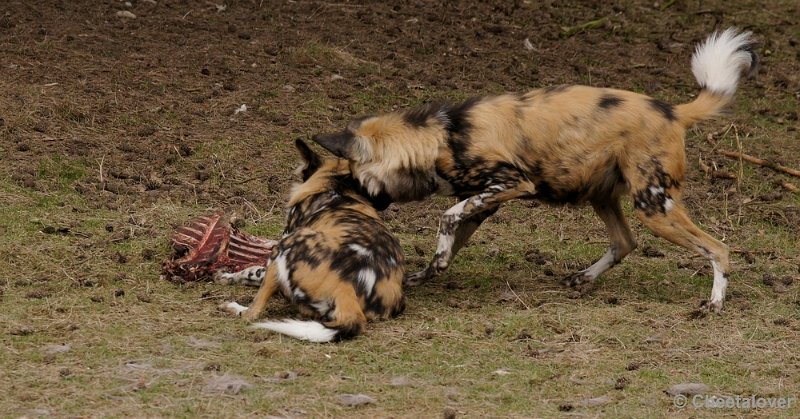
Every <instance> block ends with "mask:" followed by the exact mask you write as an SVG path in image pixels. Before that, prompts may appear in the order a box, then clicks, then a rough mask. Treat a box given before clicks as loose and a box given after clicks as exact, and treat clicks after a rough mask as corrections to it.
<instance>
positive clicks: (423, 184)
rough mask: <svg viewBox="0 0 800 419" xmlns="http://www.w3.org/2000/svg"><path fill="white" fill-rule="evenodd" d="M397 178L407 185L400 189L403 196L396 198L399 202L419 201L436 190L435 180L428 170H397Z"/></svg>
mask: <svg viewBox="0 0 800 419" xmlns="http://www.w3.org/2000/svg"><path fill="white" fill-rule="evenodd" d="M398 176H399V177H400V178H401V179H404V180H405V181H406V182H407V183H408V184H406V185H403V187H402V191H401V192H403V194H402V195H401V196H398V197H396V198H397V199H398V200H399V201H404V202H405V201H419V200H422V199H425V198H426V197H427V196H429V195H431V194H433V193H434V192H436V189H438V185H437V184H436V178H435V177H434V176H433V175H432V174H431V172H430V171H428V170H421V169H416V168H406V167H404V168H401V169H399V170H398Z"/></svg>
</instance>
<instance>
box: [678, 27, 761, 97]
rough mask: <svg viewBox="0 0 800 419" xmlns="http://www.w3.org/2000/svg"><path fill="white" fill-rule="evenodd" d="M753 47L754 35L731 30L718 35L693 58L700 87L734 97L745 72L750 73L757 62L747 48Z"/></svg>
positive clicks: (702, 46)
mask: <svg viewBox="0 0 800 419" xmlns="http://www.w3.org/2000/svg"><path fill="white" fill-rule="evenodd" d="M752 43H753V34H752V33H751V32H741V33H740V32H738V30H736V29H734V28H728V29H726V30H725V31H724V32H722V33H719V32H714V33H713V34H711V36H709V37H708V38H707V39H706V40H705V41H704V42H703V43H702V44H700V45H698V46H697V49H696V50H695V52H694V55H692V73H694V77H695V78H696V79H697V82H698V83H700V86H702V87H704V88H706V89H708V90H710V91H712V92H714V93H717V94H722V95H733V94H734V93H735V92H736V85H737V84H739V77H740V75H741V73H742V72H743V71H745V72H746V71H749V70H750V66H751V65H752V63H753V58H752V56H751V55H750V53H749V52H748V51H744V50H742V48H743V47H745V46H747V45H750V44H752Z"/></svg>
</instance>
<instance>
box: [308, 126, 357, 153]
mask: <svg viewBox="0 0 800 419" xmlns="http://www.w3.org/2000/svg"><path fill="white" fill-rule="evenodd" d="M311 139H312V140H314V142H315V143H317V144H319V145H321V146H322V147H323V148H324V149H326V150H328V151H330V152H331V153H333V154H335V155H336V156H338V157H341V158H343V159H348V160H352V157H353V144H354V143H355V141H356V138H355V136H354V135H353V134H351V133H350V132H347V131H343V132H337V133H334V134H317V135H315V136H313V137H312V138H311Z"/></svg>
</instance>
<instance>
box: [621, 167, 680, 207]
mask: <svg viewBox="0 0 800 419" xmlns="http://www.w3.org/2000/svg"><path fill="white" fill-rule="evenodd" d="M637 169H638V170H639V172H640V173H641V174H643V175H646V176H647V186H645V187H644V188H642V189H640V190H638V191H636V192H635V193H634V195H633V203H634V207H635V209H636V210H638V211H642V212H644V214H645V215H646V216H648V217H652V216H654V215H656V214H659V213H660V214H666V213H667V208H666V203H667V200H668V199H672V197H671V196H670V195H669V189H670V188H678V187H680V181H678V180H677V179H674V178H673V177H672V176H670V175H669V174H668V173H667V172H665V171H664V167H663V166H662V165H661V161H660V160H659V159H658V158H657V157H652V158H651V159H650V162H649V164H647V165H646V166H644V165H639V166H637ZM651 188H653V189H656V192H653V191H652V190H651Z"/></svg>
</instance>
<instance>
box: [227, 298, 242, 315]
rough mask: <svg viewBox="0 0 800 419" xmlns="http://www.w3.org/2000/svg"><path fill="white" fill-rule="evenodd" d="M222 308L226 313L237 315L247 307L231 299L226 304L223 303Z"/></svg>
mask: <svg viewBox="0 0 800 419" xmlns="http://www.w3.org/2000/svg"><path fill="white" fill-rule="evenodd" d="M222 308H223V309H224V310H225V311H227V312H228V313H231V314H235V315H237V316H240V315H241V314H242V312H243V311H245V310H247V307H245V306H243V305H241V304H239V303H237V302H236V301H231V302H229V303H228V304H225V305H223V306H222Z"/></svg>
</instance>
